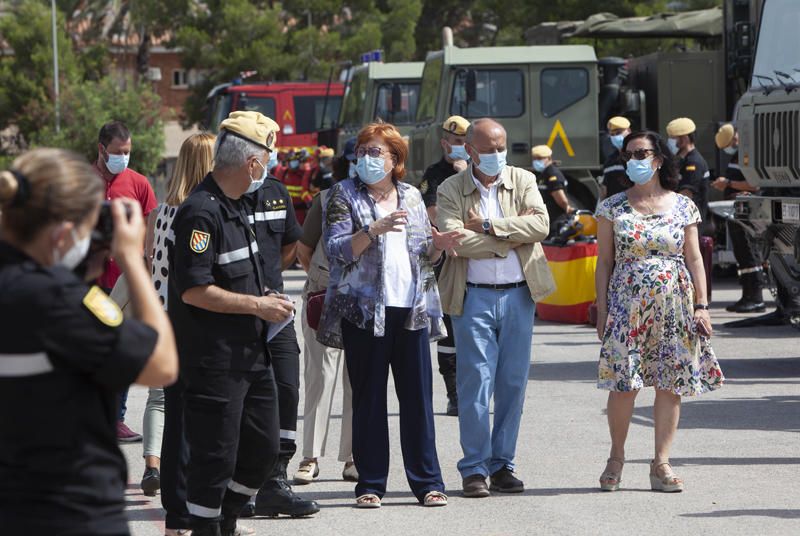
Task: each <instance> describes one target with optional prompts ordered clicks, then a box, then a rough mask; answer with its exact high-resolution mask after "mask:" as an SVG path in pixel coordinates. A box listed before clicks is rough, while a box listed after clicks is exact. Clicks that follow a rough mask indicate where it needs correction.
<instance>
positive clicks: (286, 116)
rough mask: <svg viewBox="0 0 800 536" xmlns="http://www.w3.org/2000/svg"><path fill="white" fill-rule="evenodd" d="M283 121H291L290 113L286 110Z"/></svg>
mask: <svg viewBox="0 0 800 536" xmlns="http://www.w3.org/2000/svg"><path fill="white" fill-rule="evenodd" d="M283 120H284V121H291V120H292V112H290V111H289V110H286V111H285V112H283Z"/></svg>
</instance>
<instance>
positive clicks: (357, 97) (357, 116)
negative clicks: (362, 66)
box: [341, 70, 367, 126]
mask: <svg viewBox="0 0 800 536" xmlns="http://www.w3.org/2000/svg"><path fill="white" fill-rule="evenodd" d="M366 77H367V71H366V70H362V71H359V72H357V73H355V74H354V75H353V78H352V79H351V80H350V86H349V87H348V88H347V95H346V96H345V102H344V111H343V113H342V121H341V123H342V125H356V126H361V123H362V121H361V117H362V111H363V110H364V100H365V99H366V98H367V95H366V80H365V79H366Z"/></svg>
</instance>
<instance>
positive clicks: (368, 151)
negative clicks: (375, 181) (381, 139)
mask: <svg viewBox="0 0 800 536" xmlns="http://www.w3.org/2000/svg"><path fill="white" fill-rule="evenodd" d="M383 153H389V151H387V150H385V149H384V148H383V147H359V148H358V149H356V156H357V157H358V158H362V157H363V156H364V155H369V156H370V157H372V158H380V157H381V156H382V155H383Z"/></svg>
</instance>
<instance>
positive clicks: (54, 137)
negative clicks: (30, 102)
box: [32, 78, 164, 175]
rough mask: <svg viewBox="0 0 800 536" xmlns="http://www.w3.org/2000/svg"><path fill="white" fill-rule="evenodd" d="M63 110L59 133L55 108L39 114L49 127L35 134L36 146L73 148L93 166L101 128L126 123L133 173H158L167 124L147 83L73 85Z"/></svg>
mask: <svg viewBox="0 0 800 536" xmlns="http://www.w3.org/2000/svg"><path fill="white" fill-rule="evenodd" d="M61 110H62V113H61V125H62V126H61V131H60V132H56V131H55V128H54V127H53V126H52V125H53V112H54V111H53V107H52V106H51V105H47V106H45V107H44V108H43V109H42V110H41V114H37V115H38V116H39V117H40V118H41V120H42V125H47V126H44V127H42V128H41V129H40V130H38V131H37V132H35V133H34V134H33V140H32V141H33V143H34V145H39V146H46V147H62V148H66V149H71V150H73V151H75V152H77V153H79V154H83V155H84V156H86V158H87V159H88V160H90V161H94V160H95V159H96V158H97V134H98V132H99V131H100V127H101V126H103V124H105V123H108V122H109V121H113V120H117V121H122V122H123V123H125V125H126V126H127V127H128V128H129V129H130V131H131V139H132V140H133V151H132V152H131V163H130V166H131V168H132V169H135V170H136V171H138V172H140V173H143V174H145V175H149V174H152V173H153V172H155V170H156V167H157V166H158V163H159V162H160V161H161V158H162V154H163V152H164V125H163V122H162V120H161V112H160V103H159V98H158V95H156V94H155V93H154V92H153V90H152V89H151V88H150V86H149V85H148V84H140V85H137V84H136V83H135V82H133V81H132V80H129V81H128V82H127V83H126V84H125V85H124V86H123V87H120V85H119V83H118V82H116V81H114V80H111V79H110V78H104V79H102V80H101V81H99V82H85V83H83V84H74V85H71V86H68V87H67V90H66V91H65V92H64V94H63V95H62V100H61Z"/></svg>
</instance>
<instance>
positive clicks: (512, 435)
mask: <svg viewBox="0 0 800 536" xmlns="http://www.w3.org/2000/svg"><path fill="white" fill-rule="evenodd" d="M534 309H535V306H534V303H533V300H532V299H531V295H530V291H529V290H528V287H527V286H523V287H519V288H513V289H507V290H493V289H483V288H473V287H467V291H466V296H465V297H464V311H463V314H462V315H461V316H452V321H453V331H454V332H455V336H456V347H457V348H458V360H457V361H456V383H457V390H458V425H459V432H460V435H461V450H462V451H463V452H464V457H463V458H462V459H461V461H459V462H458V470H459V472H460V473H461V477H462V478H466V477H468V476H471V475H474V474H480V475H482V476H484V477H486V476H489V475H491V474H493V473H495V472H497V471H498V470H500V469H502V468H503V467H508V468H509V469H514V456H515V454H516V449H517V435H518V434H519V423H520V419H521V417H522V405H523V403H524V402H525V387H526V386H527V384H528V371H529V369H530V356H531V338H532V337H533V313H534ZM492 395H494V426H493V427H491V426H490V422H489V419H490V418H489V400H490V399H491V398H492Z"/></svg>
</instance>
